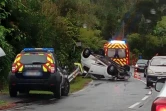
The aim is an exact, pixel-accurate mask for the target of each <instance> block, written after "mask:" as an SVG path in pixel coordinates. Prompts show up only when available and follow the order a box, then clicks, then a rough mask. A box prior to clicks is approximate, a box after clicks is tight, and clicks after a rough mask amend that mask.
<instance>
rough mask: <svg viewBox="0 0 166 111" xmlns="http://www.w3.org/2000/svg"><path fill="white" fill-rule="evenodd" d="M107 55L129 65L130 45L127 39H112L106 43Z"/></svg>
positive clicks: (119, 62) (117, 61)
mask: <svg viewBox="0 0 166 111" xmlns="http://www.w3.org/2000/svg"><path fill="white" fill-rule="evenodd" d="M104 52H105V56H107V57H108V58H110V59H112V60H113V61H115V62H116V63H118V64H120V65H121V66H124V65H129V60H130V59H129V47H128V45H127V44H126V42H125V41H121V40H111V41H110V42H107V43H105V44H104Z"/></svg>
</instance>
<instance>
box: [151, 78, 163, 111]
mask: <svg viewBox="0 0 166 111" xmlns="http://www.w3.org/2000/svg"><path fill="white" fill-rule="evenodd" d="M165 81H166V78H162V79H158V80H157V82H156V84H155V90H156V91H158V92H160V93H159V94H158V96H157V97H156V99H155V100H154V101H153V103H152V107H151V111H166V82H165Z"/></svg>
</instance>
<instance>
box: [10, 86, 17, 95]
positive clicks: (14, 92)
mask: <svg viewBox="0 0 166 111" xmlns="http://www.w3.org/2000/svg"><path fill="white" fill-rule="evenodd" d="M9 94H10V97H16V96H17V90H16V88H15V87H12V86H10V87H9Z"/></svg>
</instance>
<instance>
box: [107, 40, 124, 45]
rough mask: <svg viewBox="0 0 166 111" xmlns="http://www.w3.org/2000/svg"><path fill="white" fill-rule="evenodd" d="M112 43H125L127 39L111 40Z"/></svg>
mask: <svg viewBox="0 0 166 111" xmlns="http://www.w3.org/2000/svg"><path fill="white" fill-rule="evenodd" d="M110 43H120V44H125V43H126V42H125V41H121V40H111V41H110Z"/></svg>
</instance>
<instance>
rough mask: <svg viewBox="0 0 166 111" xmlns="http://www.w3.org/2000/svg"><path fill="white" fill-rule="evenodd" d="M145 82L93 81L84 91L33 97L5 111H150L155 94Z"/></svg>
mask: <svg viewBox="0 0 166 111" xmlns="http://www.w3.org/2000/svg"><path fill="white" fill-rule="evenodd" d="M144 81H145V78H144V77H143V74H141V80H137V79H134V78H133V77H132V78H131V79H130V80H129V81H128V82H125V81H106V80H95V81H93V82H91V83H90V84H89V85H88V86H87V87H86V88H84V89H83V90H81V91H79V92H76V93H73V94H70V96H68V97H63V98H62V99H60V100H57V99H53V98H52V95H32V96H31V97H32V98H36V99H38V98H40V100H38V101H33V102H28V103H26V102H24V103H20V104H18V106H17V107H16V108H14V109H10V110H8V111H19V110H20V111H32V110H35V111H55V110H58V111H133V110H134V111H151V104H152V102H153V100H154V99H155V97H156V95H157V92H155V91H154V90H153V89H146V88H145V83H144Z"/></svg>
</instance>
